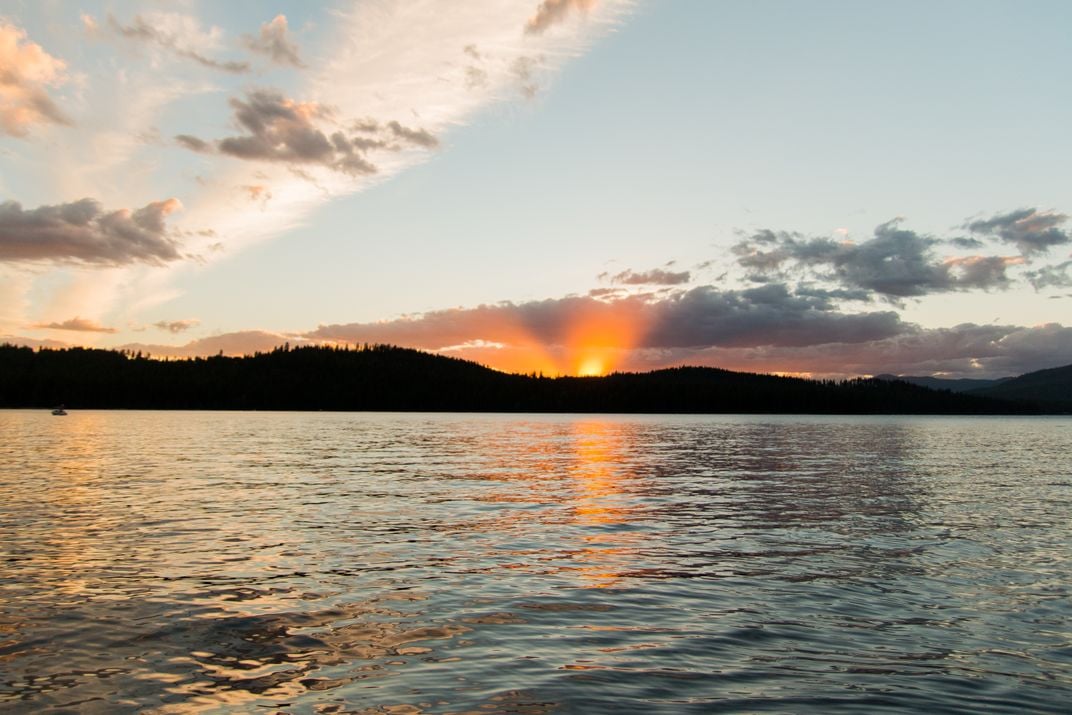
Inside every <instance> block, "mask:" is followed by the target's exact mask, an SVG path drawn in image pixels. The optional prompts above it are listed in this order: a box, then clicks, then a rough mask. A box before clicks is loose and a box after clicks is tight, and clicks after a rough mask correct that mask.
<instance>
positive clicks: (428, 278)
mask: <svg viewBox="0 0 1072 715" xmlns="http://www.w3.org/2000/svg"><path fill="white" fill-rule="evenodd" d="M0 16H2V17H3V21H2V22H3V23H4V24H3V27H4V33H5V34H4V35H3V37H6V38H8V45H7V46H6V47H8V48H9V49H7V50H3V52H4V53H6V54H2V55H0V60H2V61H6V62H8V63H12V64H14V63H21V65H19V66H21V67H23V68H24V71H21V74H20V75H19V77H20V78H21V79H20V83H19V84H18V85H17V86H16V85H12V87H13V89H11V90H10V91H8V92H7V93H6V94H0V102H3V104H0V111H4V112H6V114H5V115H4V116H7V117H10V118H12V119H11V121H9V122H7V124H5V126H6V127H7V130H6V131H5V132H0V167H2V169H0V203H3V202H18V204H19V212H13V210H12V209H11V205H10V204H7V208H8V210H7V213H3V212H0V336H3V339H6V340H10V341H13V342H23V343H26V344H61V343H62V344H92V345H99V346H136V347H139V348H144V349H147V350H151V351H152V352H153V353H154V354H175V355H184V354H204V353H215V352H217V351H218V350H220V349H223V350H225V352H239V353H240V352H245V351H249V350H254V349H264V348H266V347H268V346H270V345H271V344H274V343H278V342H282V341H283V340H289V341H290V342H291V343H292V344H294V343H301V342H304V341H309V342H320V341H333V342H373V341H388V342H398V343H402V344H409V345H412V346H414V347H419V348H422V349H427V350H440V351H446V352H448V353H449V354H455V355H459V356H462V357H469V358H472V359H476V360H478V361H480V362H484V363H487V364H491V365H493V366H496V367H501V368H503V369H525V370H528V369H544V370H547V371H552V372H578V371H582V367H581V365H582V364H584V365H588V366H592V367H590V368H589V367H586V368H583V370H588V369H591V370H592V371H605V370H608V369H648V368H651V367H659V366H663V365H669V364H682V363H698V364H715V365H721V366H725V367H732V368H736V369H754V370H762V371H779V372H800V373H811V374H824V375H827V374H830V375H849V374H873V373H877V372H887V371H890V372H903V373H925V374H929V373H935V374H949V375H958V376H961V375H963V376H987V375H999V374H1012V373H1016V372H1023V371H1026V370H1030V369H1037V368H1041V367H1048V366H1052V365H1056V364H1063V363H1066V362H1068V355H1070V354H1072V329H1070V328H1066V327H1065V326H1064V324H1065V323H1067V322H1068V320H1067V317H1066V316H1067V315H1068V311H1069V308H1068V306H1069V302H1068V297H1069V294H1070V293H1072V268H1070V264H1069V259H1070V258H1072V241H1070V240H1069V235H1070V234H1069V230H1070V228H1069V226H1070V224H1069V222H1068V221H1067V219H1066V217H1065V214H1066V213H1067V212H1068V211H1069V210H1070V207H1069V199H1068V197H1069V196H1070V195H1072V194H1070V191H1069V189H1070V188H1072V186H1070V183H1072V182H1070V180H1069V166H1070V165H1072V164H1070V161H1069V160H1070V159H1072V143H1070V142H1068V141H1067V139H1066V137H1065V134H1066V131H1065V130H1064V128H1065V127H1067V126H1069V125H1070V124H1072V99H1070V98H1069V95H1068V93H1067V91H1064V89H1063V88H1064V87H1065V86H1067V85H1068V83H1069V79H1070V78H1069V76H1068V75H1069V68H1072V43H1069V41H1068V39H1067V33H1066V32H1065V28H1067V27H1068V26H1069V24H1070V21H1072V7H1069V6H1068V4H1067V3H1063V2H1049V3H1047V2H1031V3H1021V2H978V1H973V2H937V3H934V2H931V3H922V2H918V3H916V2H905V3H897V4H879V3H855V2H810V3H791V2H706V1H705V2H701V1H699V0H696V1H692V2H690V1H685V0H678V1H675V2H636V3H632V2H611V1H610V0H604V1H603V2H595V1H594V0H547V1H546V2H540V0H519V1H518V2H507V1H505V0H503V1H502V2H484V3H480V2H472V3H466V2H458V3H451V4H450V6H449V9H447V10H444V5H443V4H442V3H432V2H408V3H406V2H390V1H388V0H375V1H371V2H361V1H357V2H334V3H323V4H316V3H277V4H275V5H271V6H270V5H269V4H265V3H252V2H250V3H243V2H236V3H225V4H220V3H207V2H204V3H200V2H181V3H122V2H105V3H88V4H86V5H85V6H75V5H72V4H70V3H61V2H56V3H36V2H35V3H30V2H25V3H20V2H15V3H7V4H6V5H5V7H4V9H3V10H2V12H0ZM280 17H282V18H283V19H282V21H280V20H279V18H280ZM273 23H274V24H273ZM258 37H259V38H261V39H262V42H261V44H260V45H258V44H257V42H256V38H258ZM265 38H268V39H271V38H274V39H276V40H277V41H278V44H276V45H274V46H273V47H274V48H275V50H277V52H276V54H274V55H273V54H271V49H272V47H269V46H268V45H267V44H265V43H266V42H267V39H265ZM32 45H37V46H39V50H40V52H41V53H44V55H45V56H46V57H48V58H52V59H53V60H54V61H56V62H61V63H63V66H62V69H59V70H56V68H55V65H54V64H53V65H52V70H53V73H52V76H51V77H44V79H42V76H43V75H41V69H42V67H43V65H42V64H41V63H42V60H41V56H40V55H39V54H34V53H28V51H27V48H28V47H30V46H32ZM0 47H4V46H3V45H0ZM280 47H283V48H291V49H292V50H293V53H294V54H293V55H292V57H296V58H297V59H298V62H297V63H295V62H293V61H290V60H288V58H287V56H285V55H284V54H279V52H278V50H279V48H280ZM227 62H230V63H232V65H231V68H232V70H233V69H234V67H236V66H237V65H238V64H240V63H244V66H248V69H246V71H228V70H227V69H226V68H225V63H227ZM45 64H46V65H47V64H48V63H47V62H46V63H45ZM46 69H47V68H46ZM35 71H36V72H37V74H34V72H35ZM41 92H44V93H45V96H47V97H48V98H49V99H50V101H51V102H52V106H53V107H54V108H55V109H56V112H57V114H56V116H55V117H49V116H48V115H47V113H45V114H40V113H38V114H37V115H34V114H33V112H32V111H31V112H30V114H29V115H27V114H26V112H25V111H23V113H22V114H21V115H18V114H17V112H18V110H19V109H20V104H19V103H20V102H21V103H23V105H25V106H23V107H22V108H23V109H25V107H26V106H29V107H31V108H32V107H33V106H34V105H32V104H26V103H27V102H31V99H32V98H33V97H39V96H40V93H41ZM34 93H36V94H34ZM242 107H246V108H247V110H248V112H253V111H254V109H256V111H257V112H260V113H261V114H258V116H260V117H261V119H264V118H266V117H272V116H278V113H279V112H284V113H286V112H291V113H292V114H293V117H294V119H293V123H292V124H288V125H287V126H288V127H290V128H291V129H293V128H294V127H298V129H300V131H302V132H308V134H307V135H303V136H305V137H306V138H308V137H315V136H316V135H317V134H319V135H321V136H323V137H330V136H332V133H333V132H334V131H339V130H342V131H343V133H344V134H345V133H346V132H347V131H350V130H351V129H352V127H353V126H355V125H354V122H357V121H358V120H362V119H372V120H374V122H375V123H376V125H377V127H378V128H377V130H376V131H377V132H379V133H377V134H375V135H372V134H366V135H362V136H364V137H365V138H366V139H370V140H372V139H374V140H375V141H379V142H380V143H381V144H384V145H387V144H390V145H391V146H390V147H389V148H386V149H385V148H383V147H379V148H373V149H369V150H368V153H367V154H365V155H364V156H365V158H366V159H368V162H367V163H368V164H369V165H370V166H375V171H374V172H373V171H371V170H366V169H361V170H354V169H353V168H349V169H347V168H340V167H341V166H342V165H341V164H340V163H339V160H340V158H341V157H342V156H343V154H342V153H341V150H339V151H333V150H331V149H324V150H323V151H321V153H320V154H318V155H317V157H318V158H316V160H315V161H314V160H312V159H311V157H310V156H305V155H301V152H300V151H299V150H300V148H301V147H300V146H299V145H298V144H297V143H295V144H294V145H293V146H291V145H288V144H286V142H285V141H282V140H280V141H279V142H277V143H276V144H272V142H275V141H276V140H278V139H279V137H280V136H282V135H281V134H279V133H272V131H274V130H273V129H272V128H271V127H269V130H266V131H268V134H263V135H257V134H256V131H254V130H251V129H250V126H253V125H249V124H245V125H244V124H242V119H241V112H242V111H243V110H242ZM273 112H275V114H273ZM16 116H22V117H24V118H25V117H26V116H29V117H30V119H29V120H26V121H22V122H21V123H19V122H18V121H16V119H14V117H16ZM288 121H291V120H288ZM12 122H15V123H14V124H12ZM389 122H397V123H398V127H399V129H398V130H397V131H396V130H394V129H389V128H388V127H389ZM273 126H274V125H273ZM280 127H282V125H280ZM280 131H282V129H280ZM353 131H354V132H356V131H357V130H353ZM403 132H424V134H422V135H417V134H412V133H411V134H405V133H403ZM179 136H184V137H188V138H190V139H189V140H186V141H185V143H184V142H183V141H181V140H179V139H176V137H179ZM348 136H350V137H351V138H354V137H357V136H358V134H357V133H352V134H349V135H348ZM228 139H231V140H242V141H245V142H246V143H245V144H242V143H241V141H232V142H231V143H228ZM192 140H196V141H197V142H200V144H193V143H191V141H192ZM302 146H305V145H302ZM191 147H194V148H196V149H197V150H196V151H195V150H193V149H192V148H191ZM243 147H245V148H243ZM251 147H252V148H251ZM295 147H298V148H297V149H296V148H295ZM240 154H241V155H240ZM325 157H327V158H325ZM87 198H89V199H93V200H95V201H97V202H99V203H100V209H99V211H100V213H99V215H97V216H96V218H95V219H94V220H93V221H94V222H91V224H90V225H89V226H88V228H89V229H93V230H89V231H88V233H87V231H86V230H82V229H87V227H86V226H83V227H81V229H80V230H81V233H79V234H78V237H77V242H76V244H75V243H72V241H74V239H71V238H70V236H69V235H68V234H65V233H64V230H66V231H68V232H70V231H71V230H73V229H72V228H71V226H70V225H68V224H64V223H63V221H62V220H61V219H59V218H57V216H58V215H59V214H58V213H57V212H56V211H53V212H51V213H49V212H47V211H40V210H39V209H40V208H41V207H49V206H52V207H62V206H66V205H73V204H74V203H75V202H78V201H80V200H84V199H87ZM170 199H176V200H177V203H174V204H165V203H164V202H166V201H167V200H170ZM180 204H181V208H179V205H180ZM149 206H155V207H156V208H154V209H152V210H150V211H149V212H148V213H147V214H142V216H143V218H144V217H149V218H152V219H154V220H153V221H149V223H151V224H152V229H153V230H151V231H149V232H148V234H145V235H142V234H139V236H138V238H137V240H136V241H135V244H132V245H124V244H122V240H123V239H122V237H121V236H120V237H119V238H117V235H118V234H114V232H113V233H111V234H110V233H108V230H106V229H107V227H106V226H104V228H101V227H100V226H98V223H99V222H100V220H101V217H103V216H105V215H107V214H108V213H109V212H113V211H122V210H132V211H137V210H138V209H139V208H142V207H149ZM35 212H36V213H35ZM150 214H151V216H150ZM131 215H134V214H131ZM156 219H159V220H156ZM896 219H899V220H900V223H897V224H890V223H889V222H891V221H893V220H896ZM57 221H58V222H59V223H57ZM102 225H103V224H102ZM880 226H886V228H884V229H881V230H876V227H880ZM972 226H974V228H973V227H972ZM31 227H32V228H31ZM143 228H144V227H141V228H139V230H142V229H143ZM156 229H159V231H157V230H156ZM767 230H769V231H770V233H769V234H766V233H763V232H764V231H767ZM50 231H51V233H49V232H50ZM94 231H95V232H94ZM958 240H959V243H958V242H957V241H958ZM34 241H37V243H34ZM116 241H119V242H120V243H118V244H117V243H116ZM5 246H6V248H5ZM686 274H687V275H686ZM482 306H483V308H482ZM627 324H628V327H627ZM608 326H611V327H608ZM741 326H747V327H748V329H744V328H742V327H741ZM582 333H583V335H582Z"/></svg>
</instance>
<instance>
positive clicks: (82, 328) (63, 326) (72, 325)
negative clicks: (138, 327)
mask: <svg viewBox="0 0 1072 715" xmlns="http://www.w3.org/2000/svg"><path fill="white" fill-rule="evenodd" d="M31 327H33V328H36V329H44V330H74V331H78V332H83V333H117V332H119V331H118V330H116V329H115V328H109V327H107V326H104V325H101V324H100V323H98V322H96V321H93V320H87V319H85V318H78V317H75V318H71V319H70V320H65V321H63V322H62V323H37V324H36V325H32V326H31Z"/></svg>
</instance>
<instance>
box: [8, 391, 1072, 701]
mask: <svg viewBox="0 0 1072 715" xmlns="http://www.w3.org/2000/svg"><path fill="white" fill-rule="evenodd" d="M1070 541H1072V419H1069V418H912V417H865V418H858V417H768V416H584V415H549V416H545V415H442V414H337V413H315V414H309V413H236V412H231V413H226V412H221V413H208V412H200V413H196V412H173V413H167V412H92V411H86V412H72V413H71V414H70V415H69V416H67V417H52V416H51V415H49V414H48V413H47V411H46V412H37V411H32V412H31V411H0V565H2V571H0V711H4V712H20V713H21V712H37V711H48V710H55V711H63V712H101V713H122V712H136V711H141V712H158V713H171V712H182V713H188V712H206V713H225V712H264V713H422V712H428V713H461V712H479V713H544V712H567V713H569V712H582V713H588V712H610V711H615V712H618V713H623V712H624V713H631V712H654V713H658V712H665V713H679V712H696V713H701V712H702V713H711V712H805V713H806V712H814V713H832V712H869V713H874V712H930V713H938V712H962V713H966V712H978V711H987V712H1010V713H1011V712H1025V711H1028V712H1055V713H1056V712H1068V707H1069V702H1070V700H1072V599H1070V591H1072V543H1070Z"/></svg>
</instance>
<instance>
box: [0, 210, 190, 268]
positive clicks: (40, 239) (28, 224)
mask: <svg viewBox="0 0 1072 715" xmlns="http://www.w3.org/2000/svg"><path fill="white" fill-rule="evenodd" d="M181 206H182V204H180V203H179V201H178V200H177V199H167V200H165V201H154V202H152V203H150V204H147V205H145V206H143V207H142V208H140V209H137V210H134V211H131V210H129V209H120V210H117V211H105V210H104V209H103V208H102V207H101V205H100V204H99V203H98V202H97V201H95V200H93V199H88V198H86V199H82V200H80V201H73V202H71V203H67V204H58V205H55V206H40V207H38V208H36V209H31V210H28V211H26V210H23V208H22V206H21V205H20V204H19V203H18V202H15V201H7V202H4V203H0V261H75V262H82V263H91V264H99V265H123V264H130V263H136V262H140V263H149V264H155V265H159V264H162V263H166V262H169V261H175V260H178V259H179V258H180V257H181V256H180V254H179V252H178V247H177V244H176V243H175V242H174V241H173V240H172V239H171V238H169V236H168V230H167V227H166V225H165V221H164V220H165V218H166V217H167V216H168V214H170V213H172V212H173V211H175V210H177V209H179V208H181Z"/></svg>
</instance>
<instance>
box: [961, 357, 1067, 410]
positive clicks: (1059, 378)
mask: <svg viewBox="0 0 1072 715" xmlns="http://www.w3.org/2000/svg"><path fill="white" fill-rule="evenodd" d="M965 394H968V395H976V396H980V397H994V398H997V399H1001V400H1021V401H1028V402H1037V403H1039V404H1054V405H1064V406H1065V409H1066V410H1072V365H1065V366H1063V367H1053V368H1049V369H1046V370H1036V371H1035V372H1029V373H1026V374H1024V375H1020V377H1014V378H1012V379H1011V380H1003V381H1001V382H1000V383H998V384H996V385H989V386H986V387H979V388H977V389H974V390H969V391H968V392H966V393H965Z"/></svg>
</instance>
